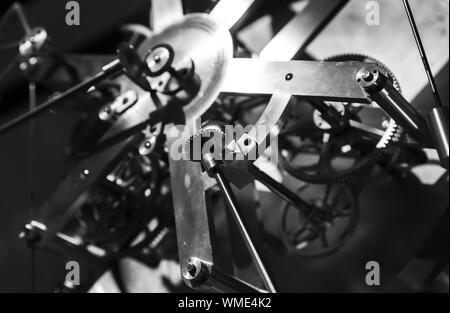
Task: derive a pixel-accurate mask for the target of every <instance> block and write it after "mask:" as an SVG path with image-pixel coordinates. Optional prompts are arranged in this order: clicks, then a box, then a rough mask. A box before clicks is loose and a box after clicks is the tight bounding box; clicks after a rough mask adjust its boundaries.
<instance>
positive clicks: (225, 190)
mask: <svg viewBox="0 0 450 313" xmlns="http://www.w3.org/2000/svg"><path fill="white" fill-rule="evenodd" d="M213 176H214V178H215V179H216V181H217V184H218V185H219V188H220V190H221V191H222V194H223V196H224V198H225V200H226V203H227V205H228V207H229V208H230V210H231V213H232V215H233V218H234V220H235V222H236V224H237V226H238V228H239V231H240V232H241V234H242V236H243V237H244V240H245V243H246V244H247V247H248V249H249V250H250V254H251V256H252V258H253V261H254V262H255V265H256V268H257V269H258V272H259V273H260V275H261V277H262V279H263V281H264V285H265V286H266V288H267V289H268V291H269V292H271V293H275V292H276V290H275V286H274V284H273V283H272V280H271V279H270V277H269V274H268V272H267V270H266V268H265V266H264V264H263V262H262V260H261V257H260V256H259V253H258V251H257V249H256V247H255V245H254V243H253V240H252V238H251V236H250V234H249V233H248V231H247V227H246V225H245V222H244V220H243V219H242V217H241V215H240V213H239V208H238V206H237V200H236V198H235V196H234V193H233V191H232V190H231V186H230V184H229V183H228V181H227V180H226V179H225V177H224V175H223V174H222V172H221V171H220V169H215V170H214V172H213Z"/></svg>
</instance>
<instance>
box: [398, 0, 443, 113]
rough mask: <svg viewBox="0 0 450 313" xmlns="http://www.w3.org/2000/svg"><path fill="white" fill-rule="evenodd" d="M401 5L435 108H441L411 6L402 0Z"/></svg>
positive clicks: (406, 0)
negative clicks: (412, 35) (403, 8)
mask: <svg viewBox="0 0 450 313" xmlns="http://www.w3.org/2000/svg"><path fill="white" fill-rule="evenodd" d="M403 5H404V6H405V10H406V15H407V16H408V20H409V24H410V25H411V29H412V32H413V34H414V39H415V40H416V44H417V48H418V49H419V53H420V58H421V59H422V63H423V66H424V67H425V72H426V73H427V77H428V81H429V82H430V86H431V91H432V92H433V96H434V101H435V104H436V107H441V106H442V102H441V97H440V95H439V91H438V89H437V87H436V82H435V80H434V77H433V71H432V70H431V66H430V63H429V62H428V58H427V54H426V52H425V48H424V46H423V43H422V39H421V38H420V33H419V30H418V28H417V24H416V21H415V20H414V15H413V12H412V10H411V6H410V5H409V2H408V0H403Z"/></svg>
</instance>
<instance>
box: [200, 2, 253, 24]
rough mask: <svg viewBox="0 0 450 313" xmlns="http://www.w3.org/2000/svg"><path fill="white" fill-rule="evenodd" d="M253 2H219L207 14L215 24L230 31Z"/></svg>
mask: <svg viewBox="0 0 450 313" xmlns="http://www.w3.org/2000/svg"><path fill="white" fill-rule="evenodd" d="M255 2H256V1H255V0H221V1H220V2H219V3H218V4H217V5H216V6H215V7H214V8H213V9H212V11H211V13H209V16H210V17H212V18H213V19H214V20H216V21H217V22H219V23H221V24H222V25H223V26H224V27H226V28H228V29H231V28H233V27H234V26H235V25H236V24H237V23H238V22H239V20H240V19H241V18H242V17H244V15H245V14H246V13H247V11H248V10H249V9H250V8H251V6H252V5H253V4H254V3H255Z"/></svg>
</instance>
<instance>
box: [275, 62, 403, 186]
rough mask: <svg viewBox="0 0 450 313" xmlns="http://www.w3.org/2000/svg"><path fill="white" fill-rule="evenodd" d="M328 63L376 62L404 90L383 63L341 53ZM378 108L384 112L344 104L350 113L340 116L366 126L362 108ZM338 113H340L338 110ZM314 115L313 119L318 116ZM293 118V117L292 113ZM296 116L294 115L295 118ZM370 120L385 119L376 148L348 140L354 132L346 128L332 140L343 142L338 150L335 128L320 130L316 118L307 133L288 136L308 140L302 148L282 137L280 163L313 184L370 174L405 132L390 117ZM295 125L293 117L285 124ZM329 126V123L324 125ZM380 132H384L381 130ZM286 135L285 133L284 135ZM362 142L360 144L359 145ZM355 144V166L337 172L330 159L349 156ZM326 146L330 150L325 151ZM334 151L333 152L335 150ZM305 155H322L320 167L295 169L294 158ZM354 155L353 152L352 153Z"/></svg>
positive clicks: (294, 175) (285, 168)
mask: <svg viewBox="0 0 450 313" xmlns="http://www.w3.org/2000/svg"><path fill="white" fill-rule="evenodd" d="M325 61H334V62H344V61H360V62H372V63H377V64H378V65H379V66H381V67H382V68H383V69H384V70H385V72H386V73H387V74H388V76H389V77H390V78H391V79H392V83H393V84H394V86H395V87H396V88H397V89H398V90H399V91H401V87H400V84H399V82H398V80H397V78H396V77H395V76H394V75H393V74H392V71H390V70H389V68H387V67H386V66H385V65H383V64H382V63H381V62H379V61H377V60H376V59H374V58H371V57H368V56H365V55H360V54H342V55H338V56H334V57H330V58H327V59H326V60H325ZM327 104H328V105H330V106H331V105H333V106H335V105H336V104H341V105H342V103H334V102H330V103H327ZM365 108H367V109H376V110H379V111H380V112H382V111H381V109H379V108H378V106H376V105H375V104H372V105H369V106H364V105H354V104H351V103H348V104H345V110H346V111H347V112H346V113H345V114H341V115H342V118H343V119H345V118H348V119H349V121H350V119H352V120H353V119H356V121H353V122H354V123H355V122H356V123H358V125H362V126H363V127H364V124H363V121H361V118H360V115H361V111H362V110H363V109H365ZM338 111H339V110H338ZM315 115H317V114H315V113H314V112H313V116H315ZM291 116H292V114H291ZM294 117H295V116H294ZM369 118H370V119H373V118H375V119H377V118H381V119H383V120H382V126H383V128H384V129H383V130H382V134H380V135H379V136H380V137H381V138H379V139H378V142H377V143H376V145H375V146H372V147H371V148H370V147H367V144H364V143H363V142H362V141H363V138H362V137H361V138H360V139H361V140H359V139H358V140H355V138H351V137H350V138H347V137H349V136H351V133H350V131H349V129H350V127H347V128H346V129H339V134H338V135H337V136H334V137H333V139H332V140H333V141H335V140H337V139H339V142H338V143H340V142H344V145H342V147H338V148H339V149H336V147H334V146H333V142H331V143H330V141H331V139H330V134H332V129H331V130H330V129H328V128H327V127H321V126H320V125H318V124H317V121H318V119H317V117H316V118H315V119H314V123H313V125H310V126H312V127H311V128H310V129H309V130H308V132H307V133H306V134H305V135H304V136H302V135H300V134H297V133H292V134H289V133H288V135H289V136H295V137H306V138H308V139H309V141H306V143H303V142H302V143H300V147H293V146H294V144H293V143H292V142H289V139H288V137H287V136H286V135H285V136H284V138H283V137H281V138H280V144H279V148H280V164H281V166H282V168H283V169H284V170H285V171H286V172H287V173H289V174H290V175H292V176H293V177H296V178H298V179H300V180H302V181H305V182H308V183H312V184H327V183H332V182H338V181H347V180H349V179H351V178H353V177H354V176H356V175H359V174H364V173H367V172H368V171H370V170H371V169H372V167H373V166H374V165H375V164H376V163H377V161H378V160H379V158H380V156H381V155H382V151H383V150H384V149H386V148H387V147H388V146H389V145H390V144H391V143H393V142H396V141H398V140H399V138H400V136H401V133H402V130H401V128H400V127H399V126H398V125H397V124H396V123H395V121H394V120H393V119H391V118H388V117H387V115H385V116H380V117H377V116H375V117H371V116H369ZM290 122H291V123H294V125H295V124H296V123H298V122H296V121H295V120H292V118H290V119H289V120H288V122H287V123H286V125H289V123H290ZM324 124H326V123H324ZM317 131H319V132H320V133H321V134H322V133H323V137H322V138H320V137H319V135H318V134H317ZM380 132H381V130H380ZM282 134H283V132H282ZM320 139H322V142H319V141H320ZM359 141H361V142H359ZM352 142H354V145H356V146H358V145H359V146H361V147H360V148H361V150H360V155H358V154H356V155H355V163H354V164H351V165H350V166H349V167H347V168H345V169H338V170H335V169H333V168H332V165H331V162H332V161H333V158H331V157H330V154H333V153H336V154H337V155H340V154H344V155H345V154H348V153H349V151H350V152H352V150H355V149H354V147H353V146H352V145H351V143H352ZM328 145H331V146H332V147H331V148H330V147H328ZM324 147H327V148H324ZM333 149H334V150H333ZM302 153H308V154H314V153H316V154H319V155H320V157H319V161H318V163H317V164H314V163H313V164H312V165H310V164H308V165H307V166H297V167H296V166H294V165H292V164H291V162H293V160H294V159H295V157H296V156H297V155H299V154H302ZM352 153H353V152H352ZM322 154H326V159H327V160H326V162H328V163H329V164H327V168H326V169H325V170H324V166H323V164H321V163H322V160H321V159H322V157H323V155H322Z"/></svg>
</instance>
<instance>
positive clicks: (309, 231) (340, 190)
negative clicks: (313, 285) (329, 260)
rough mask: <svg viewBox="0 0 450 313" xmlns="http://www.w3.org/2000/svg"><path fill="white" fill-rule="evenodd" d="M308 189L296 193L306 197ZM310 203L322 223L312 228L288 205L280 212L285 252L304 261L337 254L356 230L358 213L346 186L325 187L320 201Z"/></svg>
mask: <svg viewBox="0 0 450 313" xmlns="http://www.w3.org/2000/svg"><path fill="white" fill-rule="evenodd" d="M307 188H308V187H307V186H306V187H305V188H301V189H300V190H299V193H304V194H305V195H306V193H307ZM309 188H311V186H310V187H309ZM316 188H317V187H316ZM305 191H306V192H305ZM309 202H311V203H312V205H314V206H315V207H316V208H317V216H318V217H319V218H320V220H322V222H321V223H320V224H319V225H312V224H311V223H310V222H309V219H307V218H305V217H303V216H300V215H298V213H297V211H296V210H292V207H291V206H290V205H289V204H286V205H285V206H284V208H283V211H282V213H281V223H280V233H281V239H282V242H283V244H284V246H285V249H286V252H287V253H289V254H296V255H300V256H303V257H323V256H328V255H331V254H334V253H336V252H338V251H339V250H340V249H342V248H343V246H344V244H345V243H346V242H347V240H349V239H350V238H351V237H352V235H353V234H354V232H355V230H356V225H357V222H358V215H359V214H358V213H359V210H358V205H357V200H356V197H355V195H354V194H353V192H352V190H351V189H350V187H348V186H347V185H344V184H336V185H328V186H327V187H326V190H325V193H324V197H323V199H316V198H315V199H310V201H309ZM296 215H297V216H296Z"/></svg>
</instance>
